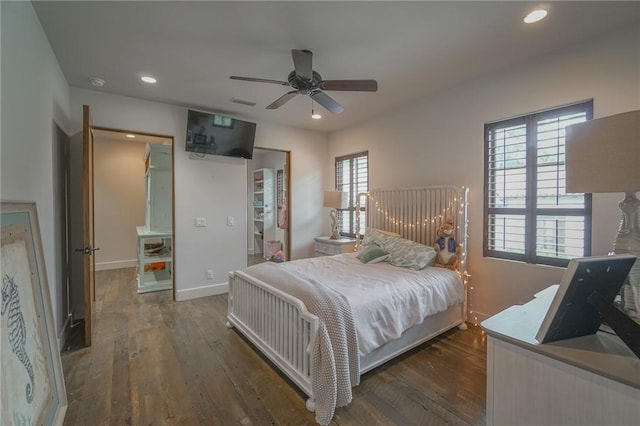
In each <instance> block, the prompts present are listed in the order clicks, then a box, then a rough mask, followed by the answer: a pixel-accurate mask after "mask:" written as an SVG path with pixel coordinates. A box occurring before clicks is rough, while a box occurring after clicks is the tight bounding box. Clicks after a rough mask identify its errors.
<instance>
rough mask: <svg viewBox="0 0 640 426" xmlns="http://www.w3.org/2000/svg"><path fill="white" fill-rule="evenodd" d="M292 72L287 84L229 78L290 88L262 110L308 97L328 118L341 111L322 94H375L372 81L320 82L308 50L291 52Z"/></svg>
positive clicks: (274, 81)
mask: <svg viewBox="0 0 640 426" xmlns="http://www.w3.org/2000/svg"><path fill="white" fill-rule="evenodd" d="M291 56H292V57H293V66H294V68H295V69H294V70H293V71H291V72H290V73H289V76H288V77H287V81H280V80H269V79H264V78H251V77H239V76H237V75H232V76H230V77H229V78H231V79H232V80H244V81H257V82H259V83H272V84H279V85H281V86H289V87H292V88H294V89H295V90H292V91H290V92H287V93H285V94H284V95H282V96H280V97H279V98H278V99H276V100H275V101H274V102H272V103H271V104H269V105H268V106H267V108H266V109H276V108H280V107H281V106H282V105H284V104H285V103H286V102H287V101H289V100H291V99H292V98H293V97H294V96H296V95H309V97H311V99H313V100H314V101H316V102H317V103H319V104H320V105H322V106H323V107H324V108H326V109H327V110H328V111H329V112H331V113H332V114H340V113H341V112H342V111H344V107H343V106H342V105H340V104H339V103H338V102H336V101H335V100H334V99H333V98H332V97H331V96H329V95H327V94H326V93H325V92H324V91H325V90H336V91H349V92H375V91H376V90H378V82H377V81H376V80H323V79H322V77H321V76H320V74H318V73H317V72H315V71H314V70H313V69H312V67H311V62H312V57H313V53H311V51H309V50H296V49H292V50H291Z"/></svg>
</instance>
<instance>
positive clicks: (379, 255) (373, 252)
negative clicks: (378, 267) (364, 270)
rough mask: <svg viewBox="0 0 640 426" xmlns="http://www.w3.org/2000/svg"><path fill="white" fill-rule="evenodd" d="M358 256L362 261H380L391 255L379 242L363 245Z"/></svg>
mask: <svg viewBox="0 0 640 426" xmlns="http://www.w3.org/2000/svg"><path fill="white" fill-rule="evenodd" d="M356 257H357V258H358V259H360V261H361V262H362V263H379V262H383V261H385V260H386V259H387V258H388V257H389V253H388V252H386V251H384V250H383V249H382V248H381V247H380V246H379V245H377V244H369V245H368V246H366V247H363V248H362V250H360V251H359V252H358V254H357V255H356Z"/></svg>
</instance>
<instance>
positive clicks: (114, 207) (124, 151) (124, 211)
mask: <svg viewBox="0 0 640 426" xmlns="http://www.w3.org/2000/svg"><path fill="white" fill-rule="evenodd" d="M138 139H143V137H142V136H139V137H138ZM93 149H94V150H93V154H94V167H93V173H94V179H93V185H94V215H95V220H94V222H95V228H94V230H95V239H96V247H99V248H100V250H98V251H96V252H95V256H96V270H104V269H117V268H125V267H132V266H137V259H138V252H137V244H138V241H137V236H136V235H137V234H136V227H137V226H143V225H144V212H145V181H144V175H145V170H144V160H143V157H144V150H145V144H144V143H141V142H138V141H121V140H115V139H107V138H100V137H96V138H94V141H93Z"/></svg>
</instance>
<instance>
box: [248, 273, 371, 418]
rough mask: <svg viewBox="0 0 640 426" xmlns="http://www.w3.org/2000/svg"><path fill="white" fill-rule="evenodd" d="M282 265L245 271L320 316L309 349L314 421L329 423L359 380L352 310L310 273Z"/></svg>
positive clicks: (345, 301) (348, 399)
mask: <svg viewBox="0 0 640 426" xmlns="http://www.w3.org/2000/svg"><path fill="white" fill-rule="evenodd" d="M282 265H284V264H276V263H273V262H265V263H261V264H258V265H254V266H251V267H249V268H248V269H247V273H248V274H250V275H251V276H253V277H255V278H258V279H259V280H261V281H264V282H265V283H268V284H270V285H272V286H273V287H275V288H278V289H279V290H282V291H284V292H286V293H288V294H290V295H292V296H294V297H296V298H297V299H300V300H301V301H302V302H303V303H304V304H305V306H306V307H307V309H308V310H309V312H311V313H312V314H314V315H316V316H317V317H318V318H320V326H319V330H318V338H317V339H316V341H315V342H313V343H314V345H313V347H312V348H311V381H312V391H313V397H314V399H315V405H316V421H317V422H318V423H320V424H322V425H326V424H329V423H330V422H331V419H332V418H333V413H334V411H335V409H336V407H342V406H345V405H347V404H349V402H351V399H352V393H351V388H352V387H353V386H356V385H358V384H359V383H360V356H359V349H358V337H357V334H356V327H355V323H354V321H353V312H352V310H351V306H350V305H349V302H348V301H347V299H346V298H345V297H344V296H342V295H341V294H340V293H338V292H336V291H334V290H332V289H330V288H327V287H325V286H323V285H321V284H320V283H318V282H317V281H315V280H314V279H312V278H310V277H309V276H306V275H303V274H300V273H299V272H297V271H287V270H286V268H283V267H282Z"/></svg>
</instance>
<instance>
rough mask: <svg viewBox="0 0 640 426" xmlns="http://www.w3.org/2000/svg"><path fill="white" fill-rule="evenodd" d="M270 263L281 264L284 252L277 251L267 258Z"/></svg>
mask: <svg viewBox="0 0 640 426" xmlns="http://www.w3.org/2000/svg"><path fill="white" fill-rule="evenodd" d="M269 260H270V261H271V262H276V263H282V262H284V260H285V259H284V252H283V251H282V250H278V251H277V252H275V253H274V254H273V256H271V257H270V258H269Z"/></svg>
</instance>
